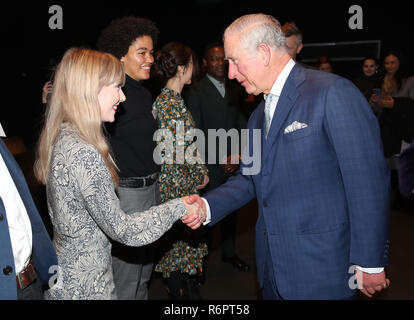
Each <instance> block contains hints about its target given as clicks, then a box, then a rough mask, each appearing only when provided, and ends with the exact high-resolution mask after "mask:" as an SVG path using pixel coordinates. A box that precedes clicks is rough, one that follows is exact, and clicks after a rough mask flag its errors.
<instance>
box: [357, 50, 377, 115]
mask: <svg viewBox="0 0 414 320" xmlns="http://www.w3.org/2000/svg"><path fill="white" fill-rule="evenodd" d="M378 67H379V65H378V61H377V59H376V58H374V57H366V58H365V59H364V61H363V62H362V73H363V75H362V76H361V77H359V78H357V79H355V80H354V84H355V85H356V86H357V88H358V89H359V90H361V92H362V94H363V95H364V97H365V98H366V99H367V100H369V98H370V97H371V94H372V93H373V91H372V90H373V89H374V87H375V84H376V83H377V82H378ZM374 112H375V110H374Z"/></svg>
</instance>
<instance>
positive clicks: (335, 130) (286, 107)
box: [205, 64, 390, 299]
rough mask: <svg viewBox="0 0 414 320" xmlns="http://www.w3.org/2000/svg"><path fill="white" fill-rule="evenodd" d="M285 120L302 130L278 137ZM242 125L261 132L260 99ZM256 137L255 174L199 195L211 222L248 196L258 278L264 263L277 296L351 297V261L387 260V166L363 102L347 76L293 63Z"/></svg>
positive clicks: (377, 264) (363, 263) (383, 263)
mask: <svg viewBox="0 0 414 320" xmlns="http://www.w3.org/2000/svg"><path fill="white" fill-rule="evenodd" d="M294 121H298V122H300V123H305V124H307V127H306V128H302V129H299V130H297V131H293V132H290V133H286V134H285V132H284V129H285V128H286V127H287V126H289V125H290V124H292V123H293V122H294ZM248 129H264V102H262V103H261V104H260V105H259V106H258V107H257V109H256V110H255V111H254V112H253V114H252V116H251V118H250V119H249V123H248ZM262 132H264V130H262ZM252 137H253V136H252V135H251V139H252ZM259 140H261V143H262V150H261V152H260V153H259V154H258V155H255V159H256V161H260V163H261V170H260V172H259V173H258V174H255V175H243V174H241V172H239V174H238V175H237V176H235V177H233V178H231V179H230V180H229V181H228V182H227V183H226V184H224V185H222V186H221V187H219V188H217V189H215V190H213V191H211V192H210V193H208V194H207V195H206V196H205V198H206V199H207V201H208V203H209V205H210V208H211V214H212V221H211V225H213V224H215V223H216V222H218V221H219V220H221V219H222V218H224V217H225V216H226V215H227V214H228V213H230V212H233V211H234V210H235V209H236V208H239V207H241V206H243V205H244V204H246V203H248V202H249V201H250V200H252V199H254V198H255V197H257V201H258V205H259V214H258V220H257V224H256V263H257V272H258V280H259V284H260V285H261V286H263V281H264V278H265V277H264V271H265V270H266V269H265V267H266V266H267V267H268V268H269V270H271V271H273V275H272V276H273V279H274V280H275V284H276V286H277V289H278V290H279V293H280V295H281V296H282V297H283V298H287V299H341V298H346V297H350V296H352V295H353V294H354V293H355V287H352V286H350V283H351V282H352V279H351V277H352V274H351V273H349V272H350V267H351V266H352V265H359V266H362V267H383V266H386V265H387V261H388V227H389V192H390V183H389V170H388V167H387V164H386V162H385V159H384V157H383V151H382V144H381V140H380V134H379V127H378V124H377V120H376V118H375V116H374V115H373V113H372V111H371V109H370V106H369V105H368V103H367V102H366V100H365V98H364V97H363V96H362V94H361V93H360V92H359V90H358V89H357V88H356V87H355V86H354V85H353V84H352V83H351V82H350V81H348V80H346V79H344V78H341V77H339V76H336V75H333V74H330V73H326V72H321V71H316V70H311V69H305V68H303V67H301V66H300V65H298V64H296V65H295V66H294V68H293V69H292V71H291V73H290V75H289V77H288V79H287V81H286V83H285V85H284V88H283V90H282V93H281V96H280V98H279V101H278V104H277V107H276V111H275V114H274V116H273V120H272V123H271V127H270V131H269V134H268V138H267V140H265V139H264V138H263V135H262V136H261V138H259ZM257 142H260V141H256V142H255V143H257ZM249 149H250V150H249V151H250V155H252V153H253V144H252V143H250V144H249ZM256 153H257V152H256ZM246 166H247V164H245V163H242V165H241V170H243V169H244V168H245V167H246Z"/></svg>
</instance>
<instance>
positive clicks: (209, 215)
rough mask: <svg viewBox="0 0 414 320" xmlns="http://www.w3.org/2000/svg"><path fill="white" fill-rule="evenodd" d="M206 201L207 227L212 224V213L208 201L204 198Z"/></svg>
mask: <svg viewBox="0 0 414 320" xmlns="http://www.w3.org/2000/svg"><path fill="white" fill-rule="evenodd" d="M201 199H203V201H204V204H205V205H206V221H204V223H203V225H204V226H205V225H207V224H209V223H210V222H211V211H210V205H209V204H208V202H207V200H206V199H204V198H201Z"/></svg>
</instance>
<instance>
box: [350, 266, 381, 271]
mask: <svg viewBox="0 0 414 320" xmlns="http://www.w3.org/2000/svg"><path fill="white" fill-rule="evenodd" d="M356 268H357V269H358V270H359V271H362V272H365V273H381V272H383V271H384V268H383V267H378V268H363V267H360V266H356Z"/></svg>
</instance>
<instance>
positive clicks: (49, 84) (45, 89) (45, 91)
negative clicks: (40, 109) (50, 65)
mask: <svg viewBox="0 0 414 320" xmlns="http://www.w3.org/2000/svg"><path fill="white" fill-rule="evenodd" d="M52 90H53V84H52V81H48V82H46V83H45V84H44V86H43V88H42V103H47V95H48V94H49V93H52Z"/></svg>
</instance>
